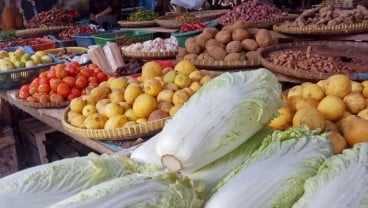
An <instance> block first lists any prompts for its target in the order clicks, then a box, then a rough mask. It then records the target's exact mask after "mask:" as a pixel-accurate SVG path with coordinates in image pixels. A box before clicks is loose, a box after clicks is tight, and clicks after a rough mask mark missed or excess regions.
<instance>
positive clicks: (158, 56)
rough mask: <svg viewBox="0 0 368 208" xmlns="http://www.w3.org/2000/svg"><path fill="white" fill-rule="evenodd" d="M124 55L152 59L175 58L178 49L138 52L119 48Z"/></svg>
mask: <svg viewBox="0 0 368 208" xmlns="http://www.w3.org/2000/svg"><path fill="white" fill-rule="evenodd" d="M121 52H122V53H123V55H124V56H125V57H129V58H139V59H145V60H153V59H171V58H175V57H176V55H177V54H178V51H166V52H140V51H124V50H121Z"/></svg>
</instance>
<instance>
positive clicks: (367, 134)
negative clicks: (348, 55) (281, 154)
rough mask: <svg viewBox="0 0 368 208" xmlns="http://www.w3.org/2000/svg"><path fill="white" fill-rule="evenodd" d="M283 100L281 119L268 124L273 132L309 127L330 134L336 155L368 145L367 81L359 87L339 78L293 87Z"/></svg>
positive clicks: (356, 83) (342, 77)
mask: <svg viewBox="0 0 368 208" xmlns="http://www.w3.org/2000/svg"><path fill="white" fill-rule="evenodd" d="M283 100H284V102H285V105H284V106H283V107H282V108H280V109H279V116H278V117H276V118H274V119H273V120H272V121H271V122H270V124H269V126H270V127H272V128H274V129H278V130H285V129H287V128H289V127H292V126H293V127H297V126H300V125H307V126H308V127H309V128H310V129H313V130H314V129H321V130H324V131H326V132H330V135H329V139H330V140H331V141H332V144H333V147H334V150H335V153H341V152H342V150H343V149H345V148H347V147H348V146H353V145H354V144H356V143H359V142H367V141H368V80H367V81H363V82H361V83H360V82H356V81H351V80H350V79H349V78H348V77H347V76H346V75H343V74H336V75H332V76H331V77H329V78H328V79H326V80H321V81H319V82H317V83H311V82H305V83H302V84H301V85H297V86H294V87H292V88H291V89H289V90H288V91H286V92H285V93H284V95H283Z"/></svg>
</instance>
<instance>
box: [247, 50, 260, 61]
mask: <svg viewBox="0 0 368 208" xmlns="http://www.w3.org/2000/svg"><path fill="white" fill-rule="evenodd" d="M245 56H246V57H247V58H248V59H249V60H251V61H258V60H259V53H258V52H257V51H249V52H248V53H246V54H245Z"/></svg>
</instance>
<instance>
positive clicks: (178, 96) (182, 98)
mask: <svg viewBox="0 0 368 208" xmlns="http://www.w3.org/2000/svg"><path fill="white" fill-rule="evenodd" d="M189 98H190V96H189V95H188V93H187V92H186V91H185V90H178V91H176V92H175V93H174V95H173V103H174V105H176V106H182V105H184V103H185V102H187V101H188V100H189Z"/></svg>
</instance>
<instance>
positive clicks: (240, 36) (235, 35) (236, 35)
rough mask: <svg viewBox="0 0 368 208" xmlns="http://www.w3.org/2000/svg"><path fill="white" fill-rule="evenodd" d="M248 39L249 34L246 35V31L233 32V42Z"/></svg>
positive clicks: (237, 30)
mask: <svg viewBox="0 0 368 208" xmlns="http://www.w3.org/2000/svg"><path fill="white" fill-rule="evenodd" d="M249 37H250V34H249V33H248V31H246V30H244V29H236V30H234V32H233V34H232V38H233V40H237V41H240V42H241V41H243V40H244V39H247V38H249Z"/></svg>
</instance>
